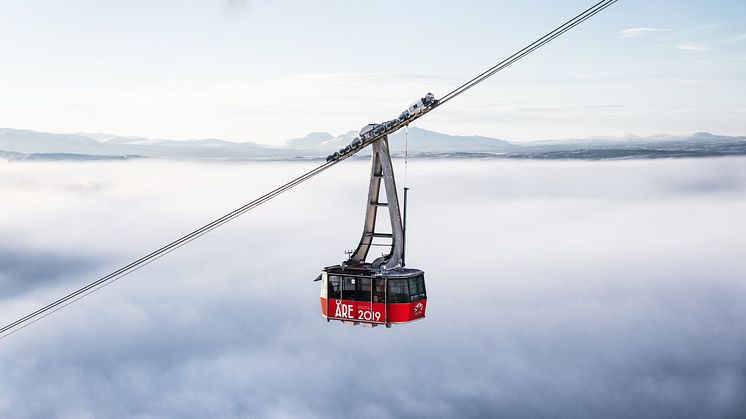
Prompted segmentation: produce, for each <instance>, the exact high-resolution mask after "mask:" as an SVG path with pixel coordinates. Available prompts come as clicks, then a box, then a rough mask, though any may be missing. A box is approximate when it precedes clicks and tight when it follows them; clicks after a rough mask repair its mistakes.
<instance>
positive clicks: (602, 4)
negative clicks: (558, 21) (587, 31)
mask: <svg viewBox="0 0 746 419" xmlns="http://www.w3.org/2000/svg"><path fill="white" fill-rule="evenodd" d="M617 1H618V0H602V1H599V2H598V3H596V4H594V5H593V6H591V7H589V8H588V9H586V10H584V11H583V12H582V13H580V14H578V15H577V16H575V17H573V18H572V19H570V20H568V21H567V22H565V23H563V24H562V25H560V26H558V27H556V28H555V29H554V30H552V31H551V32H549V33H547V34H546V35H544V36H542V37H541V38H539V39H537V40H536V41H534V42H532V43H530V44H528V45H526V46H525V47H523V48H522V49H521V50H519V51H518V52H516V53H515V54H513V55H511V56H510V57H508V58H506V59H504V60H502V61H500V62H499V63H497V64H495V65H494V66H492V67H490V68H489V69H487V70H485V71H484V72H483V73H481V74H479V75H477V76H476V77H474V78H473V79H471V80H469V81H467V82H466V83H464V84H462V85H461V86H459V87H457V88H455V89H454V90H452V91H451V92H449V93H447V94H446V95H445V96H443V97H442V98H440V100H439V101H438V104H439V105H442V104H444V103H446V102H448V101H449V100H451V99H453V98H455V97H456V96H458V95H460V94H461V93H464V92H465V91H467V90H469V89H471V88H472V87H474V86H476V85H477V84H479V83H481V82H483V81H484V80H486V79H487V78H489V77H491V76H492V75H494V74H495V73H497V72H499V71H501V70H503V69H504V68H506V67H508V66H510V65H511V64H513V63H515V62H516V61H518V60H520V59H521V58H523V57H525V56H526V55H528V54H530V53H532V52H533V51H535V50H537V49H538V48H541V47H542V46H544V45H545V44H547V43H548V42H550V41H552V40H554V39H555V38H557V37H559V36H560V35H562V34H564V33H565V32H567V31H569V30H570V29H572V28H574V27H575V26H577V25H579V24H581V23H583V22H585V21H586V20H587V19H589V18H591V17H592V16H594V15H595V14H597V13H598V12H600V11H602V10H604V9H606V8H607V7H609V6H611V5H612V4H614V3H616V2H617Z"/></svg>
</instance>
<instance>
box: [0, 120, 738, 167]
mask: <svg viewBox="0 0 746 419" xmlns="http://www.w3.org/2000/svg"><path fill="white" fill-rule="evenodd" d="M355 135H356V132H355V131H350V132H348V133H345V134H342V135H338V136H333V135H331V134H329V133H325V132H317V133H311V134H308V135H307V136H305V137H303V138H297V139H292V140H289V141H287V142H286V144H285V146H283V147H269V146H265V145H261V144H256V143H248V142H247V143H237V142H231V141H224V140H219V139H201V140H181V141H177V140H156V139H148V138H139V137H120V136H115V135H105V134H83V133H77V134H51V133H44V132H36V131H28V130H18V129H10V128H0V159H4V160H14V161H17V160H102V159H116V160H121V159H132V158H148V157H154V158H169V159H225V160H291V159H321V158H324V157H326V156H327V155H328V154H330V153H333V152H334V151H335V150H338V149H340V148H342V147H344V146H345V145H347V144H349V143H350V142H351V141H352V139H353V138H354V137H355ZM389 141H390V144H391V150H392V153H393V154H394V155H395V156H396V155H403V154H404V152H405V149H404V148H405V138H404V131H403V130H399V131H398V132H396V133H395V134H393V135H391V136H390V137H389ZM407 143H408V151H409V154H410V156H412V157H419V158H518V159H584V160H601V159H647V158H672V157H707V156H729V155H746V137H729V136H721V135H714V134H710V133H706V132H700V133H696V134H691V135H682V136H672V135H656V136H652V137H637V136H634V135H626V136H624V137H621V138H590V139H581V140H563V141H535V142H529V143H511V142H508V141H504V140H499V139H496V138H489V137H481V136H455V135H448V134H442V133H438V132H434V131H428V130H424V129H421V128H415V127H410V128H409V136H408V140H407ZM359 155H361V156H366V155H369V154H368V153H367V152H366V150H363V151H362V152H361V153H359Z"/></svg>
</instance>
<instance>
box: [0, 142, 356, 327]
mask: <svg viewBox="0 0 746 419" xmlns="http://www.w3.org/2000/svg"><path fill="white" fill-rule="evenodd" d="M347 157H349V156H346V157H344V158H340V159H339V160H335V161H330V162H326V163H324V164H322V165H321V166H319V167H316V168H315V169H313V170H311V171H309V172H307V173H304V174H303V175H301V176H298V177H297V178H295V179H293V180H291V181H289V182H287V183H285V184H284V185H282V186H279V187H278V188H276V189H274V190H272V191H270V192H268V193H266V194H264V195H262V196H260V197H259V198H256V199H255V200H253V201H251V202H249V203H247V204H246V205H243V206H241V207H239V208H237V209H235V210H233V211H231V212H229V213H228V214H226V215H224V216H222V217H220V218H218V219H215V220H214V221H212V222H210V223H207V224H205V225H203V226H202V227H200V228H198V229H196V230H194V231H192V232H191V233H189V234H186V235H184V236H182V237H180V238H178V239H176V240H174V241H172V242H171V243H169V244H167V245H165V246H163V247H161V248H160V249H158V250H155V251H153V252H151V253H149V254H147V255H145V256H143V257H141V258H140V259H137V260H136V261H134V262H132V263H130V264H128V265H126V266H124V267H122V268H119V269H117V270H116V271H114V272H112V273H110V274H108V275H106V276H104V277H102V278H99V279H97V280H96V281H94V282H91V283H90V284H88V285H86V286H84V287H82V288H80V289H78V290H76V291H73V292H71V293H69V294H67V295H65V296H64V297H62V298H60V299H58V300H56V301H54V302H52V303H50V304H48V305H46V306H44V307H42V308H40V309H38V310H36V311H34V312H33V313H30V314H27V315H26V316H23V317H21V318H20V319H18V320H16V321H14V322H12V323H9V324H7V325H5V326H3V327H2V328H0V339H3V338H5V337H7V336H9V335H11V334H13V333H15V332H17V331H19V330H21V329H23V328H25V327H26V326H29V325H31V324H33V323H35V322H37V321H38V320H41V319H42V318H44V317H46V316H48V315H50V314H52V313H54V312H56V311H57V310H59V309H62V308H64V307H66V306H67V305H69V304H71V303H73V302H75V301H77V300H79V299H80V298H83V297H85V296H86V295H89V294H91V293H93V292H95V291H97V290H99V289H101V288H103V287H104V286H106V285H108V284H110V283H112V282H114V281H117V280H119V279H121V278H123V277H125V276H127V275H129V274H131V273H132V272H134V271H136V270H138V269H140V268H142V267H144V266H145V265H147V264H149V263H151V262H153V261H155V260H156V259H159V258H161V257H163V256H165V255H167V254H168V253H171V252H173V251H174V250H176V249H178V248H180V247H182V246H184V245H185V244H187V243H189V242H191V241H192V240H195V239H197V238H199V237H201V236H203V235H205V234H207V233H209V232H210V231H212V230H215V229H216V228H218V227H220V226H222V225H223V224H225V223H227V222H229V221H231V220H233V219H235V218H236V217H238V216H240V215H242V214H245V213H246V212H248V211H251V210H252V209H254V208H256V207H258V206H259V205H261V204H263V203H265V202H267V201H269V200H270V199H272V198H275V197H276V196H278V195H280V194H281V193H283V192H285V191H287V190H289V189H291V188H293V187H295V186H297V185H299V184H301V183H303V182H305V181H306V180H308V179H310V178H312V177H314V176H316V175H318V174H319V173H321V172H323V171H325V170H327V169H329V168H330V167H331V166H333V165H335V164H337V163H339V162H340V161H342V160H344V159H345V158H347Z"/></svg>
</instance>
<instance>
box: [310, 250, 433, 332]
mask: <svg viewBox="0 0 746 419" xmlns="http://www.w3.org/2000/svg"><path fill="white" fill-rule="evenodd" d="M424 275H425V273H424V272H423V271H421V270H419V269H412V268H404V267H399V268H394V269H388V270H385V271H377V270H371V269H367V268H362V269H353V268H349V267H347V268H346V267H343V266H340V265H335V266H330V267H327V268H324V270H323V271H322V273H321V280H322V285H321V314H322V315H323V316H324V317H326V319H327V320H328V321H331V320H341V321H344V322H349V323H352V324H365V325H370V326H377V325H379V324H383V325H386V326H387V327H389V326H391V325H392V324H400V323H409V322H412V321H415V320H419V319H422V318H424V317H425V308H426V306H427V293H426V291H425V276H424Z"/></svg>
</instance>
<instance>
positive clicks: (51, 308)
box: [0, 0, 618, 339]
mask: <svg viewBox="0 0 746 419" xmlns="http://www.w3.org/2000/svg"><path fill="white" fill-rule="evenodd" d="M617 1H618V0H603V1H600V2H598V3H596V4H595V5H593V6H591V7H590V8H588V9H586V10H585V11H583V12H582V13H580V14H579V15H577V16H575V17H574V18H572V19H570V20H569V21H567V22H565V23H564V24H562V25H560V26H558V27H557V28H555V29H554V30H553V31H551V32H549V33H548V34H546V35H544V36H543V37H541V38H539V39H537V40H536V41H534V42H532V43H531V44H529V45H527V46H526V47H524V48H523V49H521V50H520V51H518V52H516V53H515V54H513V55H511V56H510V57H508V58H506V59H505V60H503V61H501V62H500V63H498V64H496V65H495V66H493V67H491V68H489V69H488V70H486V71H484V72H482V73H481V74H479V75H478V76H476V77H474V78H472V79H471V80H469V81H468V82H466V83H464V84H462V85H461V86H459V87H458V88H456V89H454V90H453V91H451V92H450V93H448V94H446V95H445V96H443V97H442V98H441V99H440V100H439V102H438V105H442V104H444V103H445V102H447V101H449V100H451V99H453V98H454V97H456V96H458V95H460V94H461V93H463V92H465V91H467V90H469V89H471V88H472V87H474V86H476V85H477V84H479V83H481V82H482V81H484V80H485V79H487V78H488V77H490V76H492V75H494V74H495V73H497V72H498V71H500V70H502V69H504V68H505V67H507V66H509V65H511V64H513V63H514V62H516V61H518V60H520V59H521V58H523V57H525V56H526V55H528V54H530V53H531V52H533V51H535V50H536V49H538V48H540V47H541V46H543V45H545V44H546V43H548V42H550V41H552V40H553V39H555V38H557V37H558V36H560V35H562V34H563V33H565V32H567V31H568V30H570V29H572V28H574V27H575V26H577V25H579V24H580V23H582V22H584V21H585V20H587V19H588V18H590V17H592V16H593V15H595V14H596V13H598V12H600V11H602V10H604V9H605V8H607V7H609V6H611V5H612V4H614V3H616V2H617ZM432 109H434V108H430V109H427V110H425V111H424V112H422V113H420V114H418V115H416V116H415V117H413V118H411V119H410V120H408V121H407V125H408V124H409V123H411V122H413V121H414V120H416V119H419V118H420V117H422V116H424V115H425V114H426V113H428V112H430V111H431V110H432ZM400 128H401V126H398V127H396V128H392V129H390V130H387V131H386V132H384V133H382V134H380V135H378V136H376V137H374V138H371V139H369V140H368V141H364V142H363V143H362V145H361V146H360V147H358V148H357V149H355V150H353V151H351V152H349V153H347V154H345V155H342V156H340V157H339V158H338V159H336V160H333V161H327V162H326V163H324V164H322V165H321V166H319V167H317V168H315V169H313V170H311V171H309V172H307V173H305V174H303V175H301V176H298V177H297V178H295V179H293V180H291V181H289V182H287V183H285V184H284V185H282V186H280V187H278V188H276V189H274V190H272V191H270V192H268V193H266V194H264V195H262V196H260V197H259V198H256V199H255V200H253V201H251V202H249V203H247V204H246V205H243V206H241V207H239V208H237V209H235V210H233V211H231V212H229V213H228V214H226V215H224V216H222V217H220V218H217V219H215V220H214V221H212V222H210V223H208V224H205V225H204V226H202V227H200V228H198V229H196V230H194V231H192V232H191V233H189V234H186V235H184V236H182V237H180V238H179V239H177V240H174V241H172V242H171V243H169V244H167V245H165V246H163V247H161V248H159V249H158V250H155V251H153V252H151V253H149V254H147V255H145V256H143V257H141V258H140V259H137V260H136V261H134V262H132V263H130V264H128V265H126V266H124V267H122V268H120V269H118V270H116V271H114V272H112V273H110V274H108V275H106V276H104V277H102V278H99V279H98V280H96V281H94V282H92V283H90V284H88V285H86V286H84V287H82V288H80V289H78V290H76V291H73V292H72V293H70V294H67V295H66V296H64V297H62V298H60V299H58V300H56V301H54V302H52V303H50V304H47V305H46V306H44V307H42V308H40V309H38V310H36V311H34V312H32V313H30V314H27V315H26V316H23V317H21V318H20V319H18V320H16V321H14V322H12V323H9V324H7V325H5V326H3V327H2V328H0V339H4V338H6V337H8V336H10V335H12V334H13V333H16V332H18V331H19V330H21V329H23V328H25V327H27V326H30V325H31V324H34V323H36V322H37V321H39V320H41V319H43V318H45V317H47V316H49V315H50V314H53V313H55V312H56V311H58V310H61V309H63V308H65V307H67V306H68V305H70V304H72V303H74V302H76V301H78V300H80V299H81V298H83V297H85V296H87V295H89V294H91V293H93V292H96V291H98V290H99V289H101V288H103V287H105V286H107V285H109V284H111V283H113V282H115V281H117V280H119V279H121V278H123V277H125V276H127V275H129V274H131V273H132V272H135V271H136V270H138V269H140V268H142V267H144V266H146V265H148V264H150V263H151V262H153V261H155V260H157V259H159V258H161V257H163V256H165V255H167V254H168V253H171V252H172V251H174V250H176V249H178V248H180V247H182V246H184V245H186V244H187V243H189V242H191V241H192V240H195V239H197V238H199V237H201V236H203V235H205V234H207V233H209V232H210V231H212V230H214V229H216V228H218V227H220V226H222V225H223V224H225V223H227V222H229V221H231V220H233V219H234V218H236V217H238V216H240V215H243V214H244V213H246V212H248V211H250V210H252V209H254V208H256V207H257V206H259V205H261V204H263V203H265V202H267V201H269V200H270V199H272V198H274V197H276V196H278V195H280V194H282V193H283V192H286V191H287V190H289V189H291V188H293V187H295V186H297V185H299V184H301V183H303V182H305V181H306V180H308V179H310V178H312V177H314V176H316V175H318V174H319V173H321V172H323V171H325V170H326V169H328V168H330V167H331V166H333V165H335V164H337V163H339V162H341V161H342V160H345V159H347V158H349V157H351V156H352V155H354V154H356V153H357V152H358V151H360V150H362V149H363V148H365V147H366V146H368V145H370V144H371V143H373V142H374V141H376V140H377V139H379V138H381V137H384V136H386V135H388V134H391V133H393V132H394V131H398V130H399V129H400Z"/></svg>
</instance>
